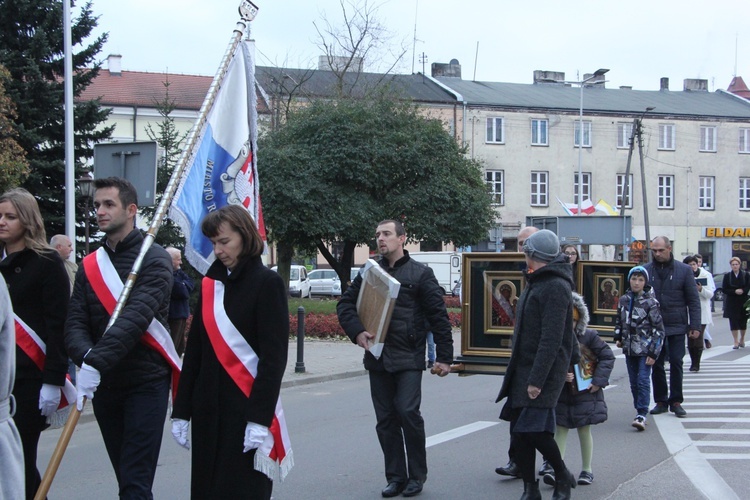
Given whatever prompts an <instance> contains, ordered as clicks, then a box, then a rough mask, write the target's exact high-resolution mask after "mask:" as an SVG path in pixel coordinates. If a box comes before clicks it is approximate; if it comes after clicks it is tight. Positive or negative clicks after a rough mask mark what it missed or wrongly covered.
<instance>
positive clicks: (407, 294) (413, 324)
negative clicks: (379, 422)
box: [336, 251, 453, 372]
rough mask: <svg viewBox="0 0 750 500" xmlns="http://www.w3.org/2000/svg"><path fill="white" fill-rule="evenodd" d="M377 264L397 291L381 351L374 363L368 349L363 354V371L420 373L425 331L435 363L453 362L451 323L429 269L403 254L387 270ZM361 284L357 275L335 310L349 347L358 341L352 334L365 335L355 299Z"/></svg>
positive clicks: (423, 365) (384, 263)
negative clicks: (429, 335)
mask: <svg viewBox="0 0 750 500" xmlns="http://www.w3.org/2000/svg"><path fill="white" fill-rule="evenodd" d="M379 264H380V266H381V267H382V268H383V269H385V270H386V271H387V272H388V274H390V275H391V276H393V277H394V278H395V279H396V280H397V281H398V282H399V283H400V284H401V287H400V289H399V292H398V297H397V298H396V304H395V306H394V308H393V314H392V315H391V322H390V323H389V325H388V334H387V335H386V337H385V345H384V347H383V353H382V355H381V356H380V358H379V359H375V356H373V355H372V354H371V353H370V351H365V357H364V364H365V368H366V369H368V370H385V371H388V372H398V371H402V370H424V369H425V357H424V353H425V346H426V343H427V333H428V332H430V331H432V334H433V338H434V339H435V347H436V351H437V355H436V361H437V362H439V363H446V364H450V363H452V362H453V335H452V332H451V325H450V321H448V312H447V310H446V308H445V301H444V300H443V291H442V288H441V287H440V285H439V284H438V282H437V279H435V274H434V273H433V271H432V269H430V268H429V267H427V266H426V265H425V264H422V263H421V262H417V261H415V260H413V259H412V258H411V257H409V252H407V251H404V257H402V258H401V259H399V260H398V261H397V262H396V263H395V265H394V266H393V267H392V268H391V267H388V262H387V261H386V260H385V259H381V260H380V262H379ZM361 286H362V276H361V275H358V276H357V277H356V278H354V281H353V282H352V284H351V286H349V288H348V289H347V290H346V292H345V293H344V295H343V296H342V297H341V300H339V303H338V305H337V306H336V312H337V313H338V317H339V323H340V324H341V327H342V328H343V329H344V332H346V334H347V336H348V337H349V338H350V339H351V341H352V342H354V343H356V342H357V335H359V334H360V333H362V332H363V331H365V327H364V325H363V324H362V322H361V321H360V320H359V315H358V314H357V297H358V296H359V290H360V287H361Z"/></svg>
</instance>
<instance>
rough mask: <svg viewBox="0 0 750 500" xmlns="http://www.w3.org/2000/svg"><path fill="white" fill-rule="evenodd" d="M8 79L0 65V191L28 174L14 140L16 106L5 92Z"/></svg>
mask: <svg viewBox="0 0 750 500" xmlns="http://www.w3.org/2000/svg"><path fill="white" fill-rule="evenodd" d="M9 79H10V73H9V72H8V70H7V69H5V68H4V67H3V66H0V192H4V191H7V190H8V189H10V188H12V187H15V186H18V185H19V184H20V183H21V181H23V179H24V178H26V176H27V175H29V162H28V161H26V152H25V151H24V150H23V148H22V147H21V146H20V145H19V144H18V141H17V140H16V138H17V137H18V132H17V131H16V126H15V124H14V123H13V120H14V119H15V117H16V116H17V115H16V106H15V104H14V103H13V101H12V100H11V99H10V98H9V97H8V96H7V95H6V94H5V86H6V83H7V82H8V80H9Z"/></svg>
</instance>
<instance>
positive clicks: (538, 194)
mask: <svg viewBox="0 0 750 500" xmlns="http://www.w3.org/2000/svg"><path fill="white" fill-rule="evenodd" d="M548 176H549V172H531V206H532V207H546V206H548V205H549V200H548V198H547V193H548V192H549V191H548V189H547V188H548V185H547V183H548Z"/></svg>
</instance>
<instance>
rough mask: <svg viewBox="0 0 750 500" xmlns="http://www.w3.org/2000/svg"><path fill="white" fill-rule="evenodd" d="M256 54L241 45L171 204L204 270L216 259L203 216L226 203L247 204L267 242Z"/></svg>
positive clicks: (188, 250) (188, 251)
mask: <svg viewBox="0 0 750 500" xmlns="http://www.w3.org/2000/svg"><path fill="white" fill-rule="evenodd" d="M256 104H257V100H256V94H255V54H254V46H253V43H252V42H251V41H247V40H245V41H243V42H241V43H240V44H239V45H238V46H237V50H236V51H235V53H234V55H233V56H232V59H231V61H230V63H229V66H228V68H227V72H226V74H225V76H224V78H223V80H222V82H221V86H220V88H219V89H218V91H217V94H216V98H215V100H214V103H213V106H211V109H210V110H209V111H208V115H207V118H206V121H205V122H204V124H203V127H202V129H201V130H199V131H197V134H198V135H197V141H196V142H195V147H194V148H193V150H192V151H191V152H190V153H189V158H188V166H187V169H186V172H185V174H184V175H183V177H182V180H181V181H180V185H179V187H178V188H177V192H176V194H175V197H174V200H173V201H172V205H171V207H170V212H169V215H170V218H172V219H173V220H174V221H175V222H177V224H179V225H180V227H181V228H182V231H183V232H184V234H185V240H186V247H185V256H186V257H187V259H188V261H189V262H190V264H192V265H193V267H195V268H196V269H197V270H198V271H199V272H201V273H202V274H205V273H206V271H207V270H208V267H209V266H210V265H211V263H212V262H213V260H214V255H213V248H212V245H211V241H210V240H209V239H208V238H206V237H204V236H203V233H202V232H201V230H200V224H201V221H202V220H203V218H204V217H205V216H206V215H207V214H208V213H209V212H212V211H214V210H217V209H219V208H221V207H223V206H226V205H242V206H244V207H245V208H246V209H247V210H248V212H249V213H250V215H251V216H252V217H253V220H254V221H255V222H256V224H257V225H258V228H259V230H260V231H261V236H263V239H264V240H265V227H264V225H263V220H262V211H261V208H260V198H259V195H258V168H257V163H256V157H257V154H256V153H257V150H256V143H257V138H258V129H257V109H256Z"/></svg>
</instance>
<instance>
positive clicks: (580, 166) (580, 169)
mask: <svg viewBox="0 0 750 500" xmlns="http://www.w3.org/2000/svg"><path fill="white" fill-rule="evenodd" d="M607 71H609V69H604V68H600V69H598V70H596V71H595V72H594V74H593V75H591V76H589V77H588V78H584V79H583V80H581V81H579V82H570V83H573V84H576V85H578V86H580V87H581V100H580V105H579V108H578V214H576V215H578V216H579V217H580V216H581V200H582V199H583V163H582V162H583V158H582V155H583V87H585V86H586V84H587V83H588V82H590V81H591V80H594V79H595V78H596V79H598V78H599V77H600V76H602V75H603V74H605V73H606V72H607ZM595 83H598V82H595Z"/></svg>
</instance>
